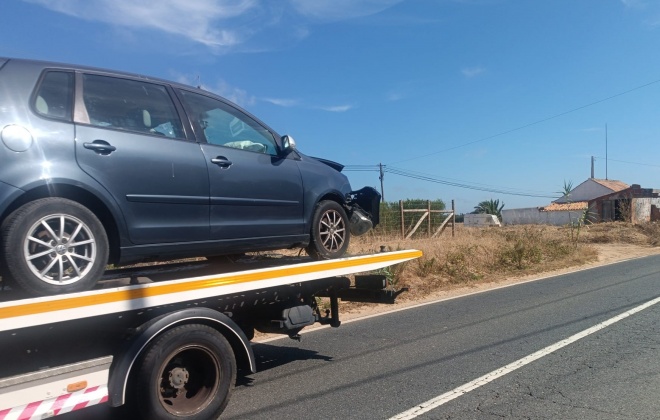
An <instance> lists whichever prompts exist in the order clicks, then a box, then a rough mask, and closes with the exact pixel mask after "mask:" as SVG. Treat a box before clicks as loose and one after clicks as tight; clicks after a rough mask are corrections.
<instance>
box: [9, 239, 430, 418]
mask: <svg viewBox="0 0 660 420" xmlns="http://www.w3.org/2000/svg"><path fill="white" fill-rule="evenodd" d="M419 256H421V252H420V251H417V250H404V251H396V252H385V253H378V254H370V255H361V256H355V257H348V258H342V259H337V260H325V261H312V260H310V259H307V258H295V257H285V258H279V259H272V258H270V259H268V258H266V259H259V260H255V259H252V260H250V259H248V260H247V261H243V262H239V263H234V264H224V265H219V264H210V263H207V262H198V263H183V264H174V265H170V266H167V267H163V266H153V267H141V268H133V269H128V270H126V269H125V270H115V271H109V272H106V275H105V278H104V280H102V281H101V282H99V288H97V289H96V290H92V291H88V292H81V293H73V294H66V295H57V296H49V297H40V298H22V297H21V296H20V295H19V294H18V293H17V292H13V291H3V292H0V302H1V303H0V350H1V354H2V362H0V420H9V419H42V418H47V417H51V416H55V415H58V414H63V413H65V412H69V411H73V410H78V409H82V408H85V407H87V406H90V405H93V404H98V403H104V402H108V403H109V404H110V405H111V406H115V407H116V406H120V405H124V404H132V405H134V406H135V409H136V410H140V412H141V413H142V415H143V417H144V418H149V419H172V418H180V419H193V418H194V419H215V418H217V416H218V415H219V414H220V413H221V412H222V410H223V409H224V407H225V406H226V404H227V402H228V401H229V397H230V394H231V389H232V388H233V385H234V381H235V377H236V371H237V370H238V369H247V370H248V371H252V372H254V371H255V369H256V363H255V360H254V355H253V353H252V348H251V346H250V340H251V339H252V337H253V335H254V331H255V330H256V331H262V332H270V333H281V334H287V335H289V336H290V337H292V338H298V332H299V331H300V330H301V329H302V328H304V327H305V326H308V325H312V324H314V323H316V322H319V323H321V324H329V325H331V326H333V327H338V326H339V324H340V321H339V309H338V301H339V300H340V299H342V300H357V301H362V302H389V303H393V302H394V299H395V298H396V296H397V295H398V294H399V293H401V292H402V291H403V289H402V290H393V289H391V288H390V287H388V285H387V284H386V281H385V278H384V276H379V275H373V274H371V275H356V273H364V272H373V271H374V270H378V269H381V268H384V267H387V266H390V265H393V264H397V263H401V262H405V261H408V260H411V259H414V258H417V257H419ZM349 275H355V276H354V278H353V280H350V279H349V278H348V277H347V276H349ZM319 297H328V298H330V310H329V311H325V313H321V310H320V308H319V306H318V300H317V298H319ZM138 401H139V403H138Z"/></svg>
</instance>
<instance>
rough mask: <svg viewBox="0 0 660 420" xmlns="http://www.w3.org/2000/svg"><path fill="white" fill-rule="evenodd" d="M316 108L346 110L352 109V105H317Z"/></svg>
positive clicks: (329, 110)
mask: <svg viewBox="0 0 660 420" xmlns="http://www.w3.org/2000/svg"><path fill="white" fill-rule="evenodd" d="M316 108H317V109H321V110H323V111H328V112H346V111H350V110H351V109H353V105H334V106H317V107H316Z"/></svg>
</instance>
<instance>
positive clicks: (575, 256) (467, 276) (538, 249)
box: [349, 222, 660, 300]
mask: <svg viewBox="0 0 660 420" xmlns="http://www.w3.org/2000/svg"><path fill="white" fill-rule="evenodd" d="M604 243H606V244H617V243H621V244H628V245H629V244H634V245H644V246H658V245H660V225H658V224H655V223H653V224H647V225H632V224H629V223H621V222H616V223H602V224H596V225H591V226H585V227H581V228H580V229H579V230H578V229H577V228H570V227H555V226H540V225H538V226H537V225H527V226H508V227H502V228H465V227H463V226H462V225H457V227H456V235H455V237H453V238H452V237H451V233H450V232H444V233H443V235H442V236H441V237H440V238H436V239H414V240H403V239H398V238H396V237H392V236H378V235H377V232H375V233H372V234H369V235H365V236H363V237H359V238H353V239H352V242H351V246H350V248H349V252H350V253H351V254H363V253H370V252H378V251H379V250H380V249H381V246H384V247H385V248H386V249H387V250H390V251H394V250H400V249H411V248H414V249H419V250H421V251H423V252H424V256H423V257H421V258H419V259H417V260H413V261H410V262H407V263H404V264H401V265H400V266H398V267H395V268H393V269H391V270H390V271H386V274H387V275H388V276H389V277H390V280H391V282H393V283H396V285H397V286H409V287H410V292H409V293H404V294H403V295H402V298H403V299H404V300H406V299H419V298H423V297H425V296H428V295H429V294H431V293H433V292H437V291H440V290H445V289H450V288H452V287H456V286H465V285H471V284H475V285H476V284H479V283H483V282H491V281H497V280H501V279H504V278H510V277H517V276H525V275H530V274H536V273H542V272H547V271H552V270H557V269H562V268H568V267H576V266H579V265H583V264H586V263H590V262H594V261H596V260H597V259H598V252H597V250H596V247H595V246H594V245H592V244H604Z"/></svg>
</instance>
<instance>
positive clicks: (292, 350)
mask: <svg viewBox="0 0 660 420" xmlns="http://www.w3.org/2000/svg"><path fill="white" fill-rule="evenodd" d="M658 297H660V256H653V257H647V258H643V259H637V260H633V261H628V262H623V263H619V264H616V265H610V266H606V267H600V268H595V269H591V270H587V271H581V272H578V273H573V274H567V275H562V276H558V277H553V278H549V279H545V280H541V281H536V282H529V283H525V284H519V285H515V286H512V287H507V288H502V289H497V290H492V291H488V292H483V293H479V294H474V295H470V296H465V297H461V298H456V299H452V300H447V301H443V302H438V303H434V304H430V305H426V306H422V307H417V308H414V309H409V310H405V311H400V312H396V313H392V314H388V315H383V316H379V317H374V318H370V319H366V320H361V321H357V322H352V323H348V324H344V325H342V326H341V327H340V328H339V329H324V330H319V331H313V332H310V333H308V334H304V335H303V339H302V342H301V343H297V342H294V341H291V340H289V339H282V340H277V341H273V342H269V343H264V344H255V346H254V351H255V355H256V356H257V358H258V360H259V372H258V373H256V374H253V375H249V376H242V377H239V379H238V381H237V382H238V383H237V386H236V388H235V390H234V393H233V395H232V398H231V401H230V403H229V406H228V407H227V410H226V411H225V413H224V415H223V416H222V418H223V419H224V418H227V419H264V418H268V419H287V420H289V419H302V418H316V419H389V418H392V417H394V416H397V415H399V414H401V413H404V412H406V411H407V410H410V409H414V408H415V407H419V406H420V404H423V403H425V402H427V401H429V400H433V399H434V398H436V397H438V396H441V395H443V394H446V393H449V392H450V391H453V390H456V389H457V388H459V387H461V386H464V385H466V384H468V385H469V384H471V382H472V381H474V380H475V379H477V378H481V377H484V376H485V375H486V376H488V374H489V373H491V375H490V378H487V379H492V380H491V381H488V380H483V381H481V382H480V383H479V384H477V385H480V386H477V385H474V386H470V387H469V388H470V389H469V390H462V391H461V390H460V389H459V390H458V391H456V393H454V394H453V397H451V398H449V399H447V401H446V402H445V403H444V404H441V405H437V406H434V408H432V409H430V410H429V411H427V412H425V413H423V414H421V415H420V416H419V417H417V418H422V419H491V418H492V419H496V418H497V419H500V418H511V419H518V418H520V419H527V418H532V419H544V418H548V419H557V418H562V419H604V418H605V419H634V418H639V419H656V418H658V417H659V414H658V413H660V398H659V397H658V391H657V390H658V389H660V357H658V356H659V355H660V350H659V349H660V322H659V321H660V304H658V305H652V306H650V307H648V308H646V309H643V310H639V312H636V313H634V314H631V315H630V316H628V317H625V318H623V319H621V320H619V321H618V322H613V323H612V324H611V325H608V326H603V328H602V329H599V330H598V331H596V332H593V333H592V334H590V335H586V336H585V337H584V338H581V339H579V340H577V339H576V341H574V342H572V343H570V344H568V345H565V346H564V347H561V348H558V349H555V350H554V351H551V352H549V353H548V354H547V355H545V354H544V355H542V356H538V358H537V359H536V360H533V361H529V360H528V361H527V362H525V363H522V362H519V361H521V360H523V361H524V360H527V359H525V358H527V357H528V356H529V355H531V354H533V353H535V352H538V351H539V350H542V349H544V348H546V347H548V346H552V345H554V344H556V343H558V342H561V341H562V340H565V339H567V338H569V337H571V336H574V335H576V334H580V333H581V332H583V331H585V330H588V329H589V328H592V327H594V326H597V325H599V324H600V323H603V322H605V321H608V320H612V318H613V317H616V316H619V315H621V314H625V313H626V312H627V311H630V310H631V309H634V308H638V307H639V305H642V304H644V303H647V302H649V301H651V300H653V299H655V298H658ZM517 361H518V362H519V363H517V364H515V362H517ZM511 364H514V367H517V369H515V370H514V369H513V368H512V367H511V366H510V365H511ZM507 366H508V368H507V369H504V370H501V369H502V368H503V367H507ZM493 372H498V374H497V375H493V374H492V373H493ZM498 375H500V376H498ZM493 377H494V379H493ZM472 388H473V389H472ZM83 413H84V414H83ZM81 416H82V417H81ZM90 416H92V417H90ZM61 418H62V419H63V420H66V419H74V418H75V419H89V418H94V419H98V420H102V419H111V418H119V416H118V415H117V414H116V413H115V412H114V411H109V410H108V408H107V407H94V408H92V409H88V410H83V411H82V412H80V413H72V414H71V415H67V416H62V417H61ZM121 418H122V419H127V418H128V417H127V416H125V415H124V416H122V417H121ZM410 418H414V417H410Z"/></svg>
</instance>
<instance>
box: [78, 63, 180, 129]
mask: <svg viewBox="0 0 660 420" xmlns="http://www.w3.org/2000/svg"><path fill="white" fill-rule="evenodd" d="M83 101H84V102H85V108H87V114H88V115H89V122H90V124H92V125H95V126H98V127H107V128H114V129H119V130H129V131H137V132H140V133H145V134H153V135H159V136H165V137H170V138H182V137H184V133H183V129H182V125H181V120H180V119H179V115H178V113H177V112H176V108H175V107H174V103H173V102H172V98H171V97H170V95H169V93H168V92H167V89H166V88H165V86H162V85H157V84H154V83H145V82H140V81H136V80H128V79H120V78H116V77H109V76H99V75H94V74H85V75H83Z"/></svg>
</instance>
